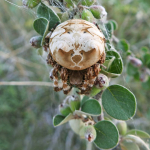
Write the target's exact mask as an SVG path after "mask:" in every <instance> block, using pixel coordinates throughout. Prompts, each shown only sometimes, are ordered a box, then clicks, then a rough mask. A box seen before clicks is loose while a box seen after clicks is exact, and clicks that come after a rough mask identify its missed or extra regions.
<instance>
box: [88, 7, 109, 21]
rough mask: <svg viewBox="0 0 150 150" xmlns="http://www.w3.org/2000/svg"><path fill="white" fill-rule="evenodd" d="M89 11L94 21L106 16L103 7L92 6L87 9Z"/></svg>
mask: <svg viewBox="0 0 150 150" xmlns="http://www.w3.org/2000/svg"><path fill="white" fill-rule="evenodd" d="M89 9H90V11H91V12H92V14H93V16H94V17H95V18H96V19H100V18H102V17H104V16H107V12H106V10H105V8H104V7H103V6H100V5H92V6H90V7H89Z"/></svg>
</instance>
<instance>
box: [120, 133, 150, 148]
mask: <svg viewBox="0 0 150 150" xmlns="http://www.w3.org/2000/svg"><path fill="white" fill-rule="evenodd" d="M122 140H123V141H133V142H135V143H136V144H137V145H139V146H144V147H145V148H146V150H149V147H148V145H147V144H146V142H145V141H143V140H142V139H141V138H140V137H138V136H135V135H131V134H128V135H126V136H124V137H123V139H122Z"/></svg>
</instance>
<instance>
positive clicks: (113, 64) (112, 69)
mask: <svg viewBox="0 0 150 150" xmlns="http://www.w3.org/2000/svg"><path fill="white" fill-rule="evenodd" d="M103 65H104V66H106V68H107V69H104V68H102V70H101V72H102V73H104V74H105V75H107V76H108V77H118V76H120V74H121V73H122V70H123V61H122V59H121V56H120V54H119V53H118V52H117V51H114V50H110V51H107V52H106V60H105V62H104V64H103Z"/></svg>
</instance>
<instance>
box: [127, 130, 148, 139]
mask: <svg viewBox="0 0 150 150" xmlns="http://www.w3.org/2000/svg"><path fill="white" fill-rule="evenodd" d="M127 134H132V135H136V136H138V137H140V138H150V135H149V134H148V133H146V132H144V131H141V130H137V129H133V130H130V131H128V132H127Z"/></svg>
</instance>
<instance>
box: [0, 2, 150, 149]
mask: <svg viewBox="0 0 150 150" xmlns="http://www.w3.org/2000/svg"><path fill="white" fill-rule="evenodd" d="M119 3H120V2H118V5H119ZM120 5H121V4H120ZM108 6H109V5H108ZM115 7H116V8H117V6H115ZM122 7H123V6H122ZM125 7H126V6H125ZM118 8H119V7H118ZM124 9H125V8H124ZM124 11H125V10H124ZM132 11H133V10H132ZM132 13H133V12H132ZM111 18H114V17H111ZM116 21H117V22H120V20H119V21H118V20H116ZM113 22H115V21H113ZM53 25H54V24H53ZM115 26H117V25H116V23H115V24H114V23H110V24H107V25H106V27H107V28H108V29H107V32H109V33H110V34H109V36H108V41H107V42H108V43H107V45H109V46H110V47H109V46H108V49H107V61H106V62H105V63H107V64H104V65H105V66H107V70H105V69H104V68H103V71H104V72H103V73H104V74H106V75H107V76H109V77H118V76H119V75H120V74H121V73H122V69H123V63H122V59H123V61H124V65H127V70H129V67H130V68H131V69H130V70H131V71H132V70H133V68H135V71H134V72H136V74H132V73H130V71H128V72H127V73H128V75H127V77H128V78H130V79H129V80H130V81H131V78H134V80H136V81H139V82H140V80H141V78H140V75H141V74H143V73H145V72H146V73H145V74H146V75H145V76H146V77H145V76H144V79H143V81H144V83H143V86H144V87H145V88H147V89H149V74H148V73H147V69H148V68H149V59H148V58H149V49H148V48H146V49H147V50H146V51H145V49H144V48H145V47H143V48H142V49H144V50H143V51H142V52H141V54H142V55H139V54H138V53H137V55H135V53H134V54H133V52H134V51H135V50H134V49H133V50H132V46H130V47H129V43H128V42H126V41H125V40H120V41H119V42H118V43H120V44H115V42H113V45H114V46H112V43H111V40H112V38H113V33H114V32H116V31H114V30H115V29H116V27H115ZM37 27H38V26H37ZM53 27H55V25H54V26H53ZM104 31H105V30H104ZM45 33H46V32H45ZM42 35H43V37H44V36H45V35H46V34H42ZM43 39H44V38H43ZM128 41H130V39H128ZM131 41H132V40H131ZM42 44H44V42H42ZM119 47H121V49H119ZM114 48H116V50H117V51H116V50H115V51H114V50H112V49H114ZM122 50H123V51H122ZM109 51H110V52H109ZM131 52H132V53H131ZM109 54H110V55H109ZM120 54H121V56H122V58H121V56H120ZM129 54H130V55H131V54H132V55H131V56H132V57H134V58H135V56H136V57H137V58H138V59H140V60H141V61H142V62H143V64H142V66H140V67H135V66H134V64H133V62H130V63H128V61H129V60H128V57H127V56H129ZM36 59H37V58H33V60H36ZM126 60H127V61H126ZM119 61H120V64H121V65H118V66H117V67H116V66H115V65H116V64H118V62H119ZM129 65H130V66H129ZM113 66H114V67H113ZM109 68H110V69H109ZM143 69H144V71H143ZM31 70H32V69H31ZM114 74H115V75H114ZM116 74H117V75H116ZM125 74H126V73H125ZM137 74H138V77H137ZM147 76H148V77H147ZM30 78H31V80H32V77H30ZM145 78H147V79H145ZM39 79H40V80H43V78H42V79H41V77H40V74H39ZM39 79H38V78H37V80H39ZM117 79H118V78H117ZM109 88H111V86H109V87H108V88H107V89H106V90H105V91H104V93H103V95H102V97H103V96H105V95H104V94H105V92H108V89H109ZM8 89H9V87H8ZM12 89H14V88H12ZM14 90H15V89H14ZM15 91H17V90H15ZM40 91H43V90H42V89H40ZM122 91H123V90H122ZM127 91H128V92H129V93H130V94H132V93H131V92H130V91H129V90H127ZM28 92H29V90H28ZM43 92H44V91H43ZM43 92H41V98H40V97H39V98H38V95H37V94H36V93H37V92H35V95H36V97H30V99H32V100H35V101H39V102H38V103H39V104H38V105H39V106H38V108H40V109H44V104H46V103H43V101H41V102H40V100H41V99H44V98H43V97H42V95H44V94H43ZM8 93H16V95H15V96H14V97H16V99H14V100H12V101H14V102H16V103H19V102H20V101H16V100H20V99H19V98H17V93H18V92H14V91H13V92H8ZM47 93H48V92H47ZM52 93H53V92H52ZM39 94H40V93H39ZM5 95H7V93H6V92H5ZM8 96H9V95H8ZM9 97H12V96H11V95H10V96H9ZM20 97H22V100H24V99H26V98H24V97H25V96H20ZM114 97H115V96H114ZM131 97H134V96H131ZM37 98H38V99H39V100H38V99H37ZM3 99H4V100H5V99H6V98H5V97H4V98H3ZM45 99H47V98H45ZM56 99H57V100H60V101H62V100H61V99H62V98H61V99H60V98H56ZM102 99H103V98H102ZM131 99H132V100H131V102H132V104H129V105H130V106H131V109H133V112H135V98H131ZM86 100H87V101H86V102H83V100H82V101H81V104H82V105H83V106H84V105H85V106H84V107H83V106H82V105H81V111H82V112H81V111H79V110H78V111H77V110H76V113H83V112H84V113H89V112H87V111H85V110H86V109H85V108H86V107H88V105H87V106H86V103H88V98H87V99H86ZM112 100H113V99H112ZM84 101H85V100H84ZM46 102H48V100H46ZM53 102H54V101H53ZM53 102H52V103H53ZM129 102H130V101H129ZM40 103H43V108H42V107H41V106H40ZM112 103H113V102H112ZM2 104H3V105H2V106H3V107H4V106H5V105H4V102H3V101H2ZM106 104H108V103H106ZM7 105H9V102H7ZM104 105H105V104H104V103H103V107H104ZM56 106H57V104H56ZM114 106H116V105H114ZM7 107H8V106H7ZM18 107H19V106H17V108H16V109H17V110H18ZM106 107H107V106H106ZM111 107H112V105H111ZM23 108H25V107H24V106H23ZM49 108H50V109H51V107H49ZM83 108H84V109H83ZM104 108H105V107H104ZM105 109H106V108H105ZM2 110H3V109H2ZM87 110H90V109H88V108H87ZM92 110H94V109H92ZM92 110H91V111H92ZM125 110H126V109H125ZM21 111H23V112H24V110H20V112H21ZM41 111H42V110H41ZM43 112H44V111H43ZM106 112H107V111H106ZM90 113H91V112H90ZM107 113H108V112H107ZM5 114H7V109H5V111H4V115H5ZM10 114H11V112H10ZM33 114H37V117H38V115H39V114H40V112H38V113H37V112H34V113H33ZM54 114H55V113H52V115H54ZM108 114H109V113H108ZM133 114H134V113H132V115H133ZM132 115H130V116H129V118H130V117H132ZM29 116H30V117H31V116H32V113H29ZM20 118H24V117H23V116H20ZM14 120H15V119H14ZM29 120H32V119H29ZM22 122H24V120H22ZM100 122H101V121H100ZM100 122H99V123H100ZM16 123H17V122H16ZM6 124H7V123H6ZM111 124H112V123H111ZM14 126H15V125H12V130H10V133H12V131H13V128H14ZM27 126H29V125H28V124H27ZM105 126H106V124H105V125H104V131H106V132H107V129H106V128H105ZM58 128H59V127H58ZM99 129H100V130H102V126H101V127H100V128H99ZM108 129H109V128H108ZM114 129H116V127H115V128H114ZM108 132H109V130H108ZM114 132H115V130H114ZM117 132H118V131H117ZM135 132H137V133H139V132H138V131H135ZM141 132H143V131H141ZM48 133H49V134H52V131H50V132H48ZM115 133H116V132H115ZM129 134H130V135H132V134H133V132H131V133H130V131H129ZM114 135H115V134H114ZM133 135H135V136H137V135H138V136H139V137H140V135H139V134H133ZM97 137H98V138H103V137H102V136H101V135H100V136H97ZM116 137H117V134H116V136H115V138H114V140H116V141H115V143H117V139H118V138H116ZM112 138H113V137H112ZM141 138H143V137H142V136H141ZM103 139H104V140H105V138H103ZM127 139H136V138H135V137H133V136H126V135H125V136H124V141H122V143H121V147H128V146H129V145H131V143H127ZM12 140H13V139H10V141H12ZM138 140H139V139H138ZM98 141H99V140H98ZM108 141H109V140H108V139H107V138H106V142H108ZM133 141H134V140H133ZM134 142H135V141H134ZM134 142H133V145H134ZM5 143H6V144H5V145H6V146H5V145H3V148H4V147H5V149H9V148H8V147H9V144H8V143H9V142H7V141H6V142H5ZM103 143H105V141H104V142H103ZM141 143H142V142H141ZM96 145H98V146H99V147H102V146H101V143H99V142H98V143H97V142H96ZM106 145H107V143H106V144H105V146H106ZM133 145H132V146H133ZM108 146H109V145H108ZM114 146H115V144H114V145H113V146H112V145H111V146H110V147H114ZM134 146H135V147H137V149H138V147H140V146H141V145H138V144H135V145H134ZM103 148H106V147H103Z"/></svg>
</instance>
